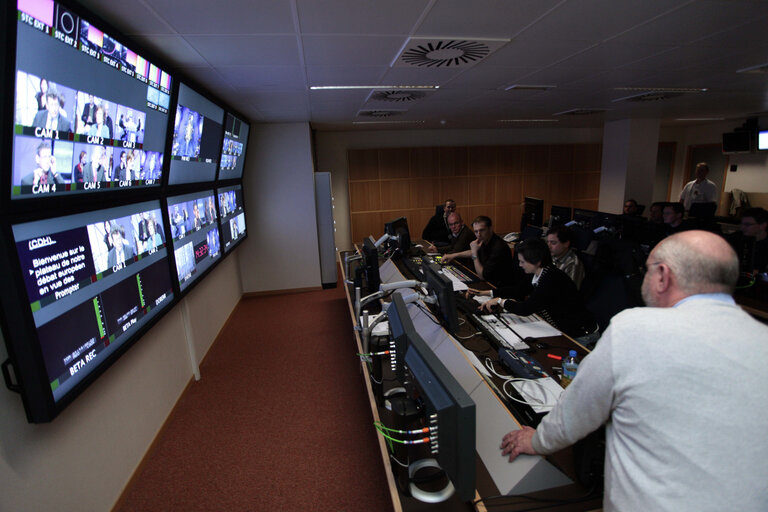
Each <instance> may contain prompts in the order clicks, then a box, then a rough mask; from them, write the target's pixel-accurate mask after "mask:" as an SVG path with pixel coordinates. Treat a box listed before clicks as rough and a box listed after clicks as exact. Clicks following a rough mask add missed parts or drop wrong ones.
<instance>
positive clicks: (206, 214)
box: [168, 190, 221, 291]
mask: <svg viewBox="0 0 768 512" xmlns="http://www.w3.org/2000/svg"><path fill="white" fill-rule="evenodd" d="M214 196H215V194H214V192H213V190H205V191H203V192H195V193H193V194H186V195H183V196H175V197H169V198H168V218H169V220H170V223H171V245H172V249H173V254H174V260H175V262H176V278H177V280H178V282H179V287H180V289H181V291H184V289H186V288H187V287H188V286H189V285H190V284H192V283H193V282H194V281H196V280H197V279H199V278H200V276H201V275H202V274H203V273H204V272H205V271H206V270H207V269H208V268H210V267H211V266H213V264H214V263H215V262H216V261H218V260H219V259H220V258H221V239H220V236H219V223H218V217H217V215H216V206H215V199H214Z"/></svg>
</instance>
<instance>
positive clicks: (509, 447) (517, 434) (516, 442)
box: [500, 426, 536, 462]
mask: <svg viewBox="0 0 768 512" xmlns="http://www.w3.org/2000/svg"><path fill="white" fill-rule="evenodd" d="M535 433H536V429H533V428H531V427H527V426H526V427H523V428H521V429H520V430H513V431H512V432H510V433H509V434H507V435H505V436H504V438H503V439H502V440H501V447H500V448H501V454H502V455H509V462H512V461H513V460H515V459H516V458H517V456H518V455H520V454H521V453H526V454H528V455H536V451H535V450H534V449H533V443H532V442H531V440H532V439H533V434H535Z"/></svg>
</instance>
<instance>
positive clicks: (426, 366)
mask: <svg viewBox="0 0 768 512" xmlns="http://www.w3.org/2000/svg"><path fill="white" fill-rule="evenodd" d="M387 316H388V318H389V323H390V329H392V336H393V337H394V338H395V342H396V347H397V348H396V350H397V351H398V352H400V353H404V354H405V358H404V362H405V366H406V367H407V371H408V372H409V373H410V375H411V376H412V377H413V378H412V379H407V380H408V381H409V382H410V384H409V385H408V394H409V395H410V396H411V397H412V398H413V399H415V400H416V402H417V403H418V404H419V405H420V406H421V407H422V408H423V411H424V417H425V426H428V427H432V429H433V430H432V432H433V435H436V439H435V440H434V441H432V443H430V444H431V445H432V446H431V448H432V450H433V457H434V458H435V459H436V460H437V461H438V462H439V464H440V467H441V468H442V469H443V470H444V471H445V473H446V474H447V475H448V478H450V480H451V482H452V483H453V486H454V488H455V490H456V494H457V495H458V497H459V498H460V499H461V500H462V501H470V500H472V499H473V498H474V496H475V442H476V439H475V427H476V420H475V403H474V401H473V400H472V398H470V396H469V395H468V394H467V392H466V391H464V389H463V388H462V387H461V385H460V384H459V383H458V382H457V381H456V379H455V378H454V377H453V375H451V373H450V372H449V371H448V369H447V368H446V367H445V366H444V365H443V363H442V362H441V361H440V359H439V358H438V357H437V356H436V355H435V354H434V352H433V351H432V349H431V348H430V347H429V346H428V345H427V342H426V341H424V339H423V338H422V337H421V336H420V335H419V334H418V333H417V332H416V329H415V328H414V326H413V321H412V320H411V317H410V315H409V313H408V309H407V308H406V306H405V302H404V301H403V298H402V297H401V296H400V295H399V294H397V293H395V294H393V295H392V305H391V306H390V307H389V310H388V312H387ZM398 340H399V342H398ZM416 462H417V461H411V464H415V463H416Z"/></svg>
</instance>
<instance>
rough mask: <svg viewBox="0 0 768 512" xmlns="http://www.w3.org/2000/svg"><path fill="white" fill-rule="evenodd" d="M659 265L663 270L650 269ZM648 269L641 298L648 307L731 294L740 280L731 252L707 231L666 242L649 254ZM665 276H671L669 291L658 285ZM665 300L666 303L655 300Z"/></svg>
mask: <svg viewBox="0 0 768 512" xmlns="http://www.w3.org/2000/svg"><path fill="white" fill-rule="evenodd" d="M662 264H663V266H664V267H666V268H659V269H658V270H656V269H653V268H650V266H654V267H659V266H661V265H662ZM647 265H648V266H649V271H648V274H646V279H645V280H644V281H643V298H644V299H646V303H648V304H649V305H651V304H656V305H662V306H663V305H674V304H675V303H676V302H677V301H679V300H682V299H683V298H685V297H688V296H690V295H695V294H698V293H728V294H730V293H733V289H734V287H735V286H736V280H737V279H738V277H739V260H738V258H737V256H736V253H735V252H734V250H733V249H732V248H731V246H730V245H729V244H728V242H726V241H725V240H724V239H723V238H722V237H720V236H718V235H715V234H713V233H709V232H707V231H696V230H694V231H684V232H682V233H678V234H676V235H672V236H670V237H667V238H665V239H664V240H662V241H661V242H660V243H659V244H658V245H657V246H656V247H655V248H654V249H653V251H651V254H650V255H649V256H648V264H647ZM665 272H666V273H668V274H670V276H669V277H668V278H669V283H668V287H665V286H664V285H663V284H662V282H661V281H659V279H661V277H662V274H663V273H665ZM646 281H648V283H646ZM654 285H656V286H654ZM646 295H648V297H646ZM656 295H658V296H656ZM665 297H666V298H667V299H668V300H666V301H665V300H658V299H664V298H665ZM649 299H650V300H649Z"/></svg>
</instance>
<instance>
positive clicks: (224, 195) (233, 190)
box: [216, 185, 246, 254]
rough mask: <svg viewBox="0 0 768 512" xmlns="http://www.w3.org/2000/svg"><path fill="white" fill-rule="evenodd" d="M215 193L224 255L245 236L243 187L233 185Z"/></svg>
mask: <svg viewBox="0 0 768 512" xmlns="http://www.w3.org/2000/svg"><path fill="white" fill-rule="evenodd" d="M216 193H217V194H218V197H219V213H220V215H221V222H220V225H221V245H222V247H223V249H224V253H225V254H226V253H228V252H229V251H231V250H232V249H234V248H235V246H236V245H237V244H239V243H240V242H241V241H242V240H243V239H244V238H245V236H246V232H245V208H243V187H242V185H233V186H231V187H224V188H220V189H218V190H217V191H216Z"/></svg>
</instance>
